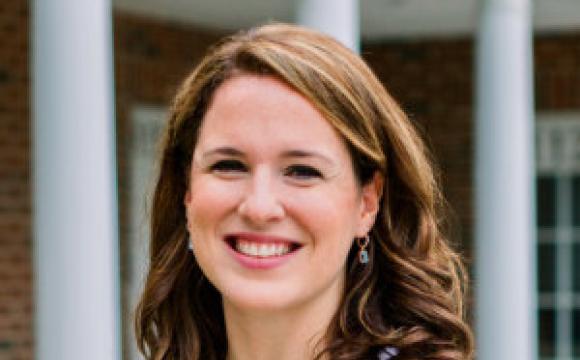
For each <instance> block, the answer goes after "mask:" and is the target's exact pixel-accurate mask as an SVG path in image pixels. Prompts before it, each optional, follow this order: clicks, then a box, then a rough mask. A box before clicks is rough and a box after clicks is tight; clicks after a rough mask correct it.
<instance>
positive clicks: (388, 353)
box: [378, 347, 399, 360]
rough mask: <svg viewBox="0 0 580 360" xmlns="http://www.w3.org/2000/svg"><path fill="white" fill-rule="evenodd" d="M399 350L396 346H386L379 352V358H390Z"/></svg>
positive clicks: (386, 359)
mask: <svg viewBox="0 0 580 360" xmlns="http://www.w3.org/2000/svg"><path fill="white" fill-rule="evenodd" d="M398 353H399V351H398V350H397V349H395V348H394V347H386V348H384V349H383V350H381V352H379V357H378V360H390V359H392V358H393V357H394V356H397V354H398Z"/></svg>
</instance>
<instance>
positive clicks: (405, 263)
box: [135, 24, 473, 360]
mask: <svg viewBox="0 0 580 360" xmlns="http://www.w3.org/2000/svg"><path fill="white" fill-rule="evenodd" d="M239 73H250V74H258V75H268V76H274V77H276V78H277V79H279V80H281V81H283V82H285V83H286V84H287V85H289V86H290V87H292V88H293V89H295V90H296V91H298V92H299V93H300V94H302V95H303V96H304V97H306V98H307V99H309V100H310V102H311V103H312V105H313V106H314V107H315V108H317V109H318V110H319V111H320V112H321V113H322V114H323V115H324V116H325V118H326V119H327V120H328V121H329V123H330V124H331V125H332V126H333V127H334V128H335V129H336V130H337V131H338V133H339V134H340V135H341V136H342V137H343V138H344V140H345V142H346V144H347V146H348V148H349V150H350V153H351V156H352V159H353V163H354V165H355V166H354V168H355V172H356V175H357V178H358V180H359V182H360V183H361V184H365V183H367V182H368V181H370V180H371V178H372V176H373V174H374V173H375V172H380V173H381V174H382V175H383V177H384V179H385V182H384V188H383V198H382V200H381V207H380V210H379V213H378V215H377V220H376V222H375V224H374V226H373V228H372V230H371V232H370V235H371V243H370V246H369V257H370V261H369V263H368V264H367V265H366V266H355V264H356V259H355V256H354V255H355V251H354V250H353V251H351V254H350V255H349V259H348V265H347V266H348V268H347V279H346V289H345V292H344V294H343V298H342V300H341V305H340V307H339V309H338V310H337V312H336V315H335V317H334V319H333V321H332V324H331V327H330V328H329V329H328V331H327V334H326V337H325V339H324V344H323V345H324V350H323V351H322V353H320V354H318V358H321V357H323V356H327V357H328V358H330V359H368V358H371V357H373V356H376V352H377V351H378V350H379V349H381V348H384V347H385V346H392V347H394V348H396V349H397V350H398V352H399V354H398V356H397V357H396V358H397V359H442V360H443V359H449V360H458V359H471V358H472V354H473V339H472V333H471V330H470V328H469V326H468V325H467V324H466V322H465V320H464V317H465V314H464V312H465V308H464V296H465V291H466V280H467V279H466V273H465V271H464V267H463V265H462V262H461V260H460V257H459V256H458V255H457V254H456V253H455V252H454V251H453V250H452V249H451V248H450V247H449V245H448V244H447V242H446V240H445V238H444V236H443V235H442V232H441V220H442V212H441V210H442V205H443V203H444V200H443V198H442V196H441V193H440V189H439V186H438V184H437V181H436V177H435V175H434V170H433V167H432V162H431V160H430V159H429V156H428V153H427V150H426V148H425V146H424V144H423V142H422V141H421V139H420V137H419V136H418V135H417V132H416V131H415V130H414V128H413V126H412V125H411V124H410V122H409V120H408V118H407V117H406V115H405V114H404V113H403V111H402V110H401V108H400V107H399V106H398V105H397V103H396V102H395V101H394V100H393V99H392V98H391V96H390V95H389V94H388V93H387V91H386V90H385V89H384V87H383V86H382V85H381V84H380V82H379V81H378V80H377V79H376V77H375V76H374V74H373V73H372V72H371V70H370V69H369V68H368V66H367V65H366V64H365V63H364V62H363V61H362V60H361V59H360V58H359V57H358V56H357V55H355V54H354V53H352V52H351V51H350V50H348V49H347V48H345V47H344V46H342V45H341V44H339V43H338V42H336V41H335V40H333V39H331V38H330V37H327V36H325V35H322V34H320V33H317V32H314V31H311V30H307V29H304V28H301V27H298V26H292V25H285V24H270V25H265V26H262V27H259V28H256V29H253V30H250V31H247V32H243V33H239V34H236V35H234V36H231V37H228V38H226V39H225V40H224V41H222V42H221V43H219V44H217V45H216V46H215V47H214V48H212V49H211V51H210V52H209V54H208V55H207V56H206V57H205V58H204V59H203V60H202V62H201V63H200V64H199V65H198V66H197V67H196V68H195V70H194V71H193V72H192V73H191V75H190V76H189V77H188V78H187V79H186V80H185V81H184V83H183V84H182V86H181V88H180V89H179V91H178V93H177V95H176V97H175V99H174V102H173V106H172V108H171V111H170V115H169V123H168V125H167V129H166V132H165V137H164V141H163V148H162V155H161V156H162V157H161V165H160V173H159V179H158V181H157V185H156V188H155V193H154V197H153V204H152V212H151V244H150V268H149V272H148V275H147V278H146V283H145V289H144V292H143V294H142V297H141V301H140V303H139V305H138V307H137V309H136V319H135V330H136V336H137V341H138V346H139V349H140V350H141V352H142V353H143V354H144V355H145V357H146V358H147V359H154V360H161V359H164V360H175V359H196V360H197V359H204V360H206V359H215V360H217V359H225V357H226V354H227V339H226V335H225V324H224V317H223V312H222V303H221V296H220V294H219V292H218V291H217V290H216V289H215V288H214V287H213V286H212V285H211V284H210V283H209V282H208V281H207V280H206V279H205V278H204V276H203V274H202V272H201V270H200V268H199V266H198V264H197V263H196V261H195V258H194V257H193V256H191V254H190V253H189V252H188V251H187V246H188V244H187V240H186V239H187V236H186V220H185V208H184V205H183V198H184V194H185V192H186V189H187V186H188V183H189V178H188V177H189V167H190V164H191V157H192V154H193V150H194V148H195V144H196V141H197V133H198V129H199V127H200V124H201V122H202V121H203V117H204V113H205V111H206V109H207V107H208V104H209V102H210V100H211V97H212V94H213V93H214V92H215V90H216V89H217V88H218V87H219V86H220V84H222V83H223V82H224V81H226V80H227V79H228V78H231V77H232V76H234V75H235V74H239ZM373 354H375V355H373Z"/></svg>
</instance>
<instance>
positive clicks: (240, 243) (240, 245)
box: [225, 235, 301, 258]
mask: <svg viewBox="0 0 580 360" xmlns="http://www.w3.org/2000/svg"><path fill="white" fill-rule="evenodd" d="M225 240H226V242H227V243H228V245H229V246H230V247H231V248H232V249H233V250H234V251H236V252H238V253H240V254H243V255H246V256H251V257H255V258H272V257H279V256H284V255H287V254H290V253H292V252H294V251H296V250H298V249H299V248H300V247H301V245H299V244H298V243H293V242H285V241H268V240H264V239H261V240H259V241H257V240H254V239H251V238H246V237H240V236H234V235H230V236H226V238H225Z"/></svg>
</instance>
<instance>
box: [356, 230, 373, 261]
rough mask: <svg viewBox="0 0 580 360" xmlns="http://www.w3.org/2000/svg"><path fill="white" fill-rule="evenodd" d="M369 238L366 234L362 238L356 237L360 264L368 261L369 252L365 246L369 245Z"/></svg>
mask: <svg viewBox="0 0 580 360" xmlns="http://www.w3.org/2000/svg"><path fill="white" fill-rule="evenodd" d="M369 242H370V238H369V236H368V234H367V235H366V236H365V237H363V238H357V239H356V243H357V244H358V247H359V251H358V261H359V262H360V263H361V264H367V263H368V262H369V252H368V251H367V246H369Z"/></svg>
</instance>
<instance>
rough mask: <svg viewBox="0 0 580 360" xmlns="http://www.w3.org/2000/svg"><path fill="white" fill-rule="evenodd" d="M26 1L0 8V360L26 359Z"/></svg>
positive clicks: (29, 282) (28, 322)
mask: <svg viewBox="0 0 580 360" xmlns="http://www.w3.org/2000/svg"><path fill="white" fill-rule="evenodd" d="M28 23H29V8H28V1H26V0H10V1H2V2H1V4H0V359H30V358H31V357H32V315H31V307H32V276H31V272H32V271H31V270H32V254H31V236H30V233H31V230H30V208H31V205H30V170H29V163H30V121H29V103H30V100H29V85H28V84H29V80H28V79H29V66H28V62H29V59H28V34H29V33H28V31H29V27H28Z"/></svg>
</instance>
